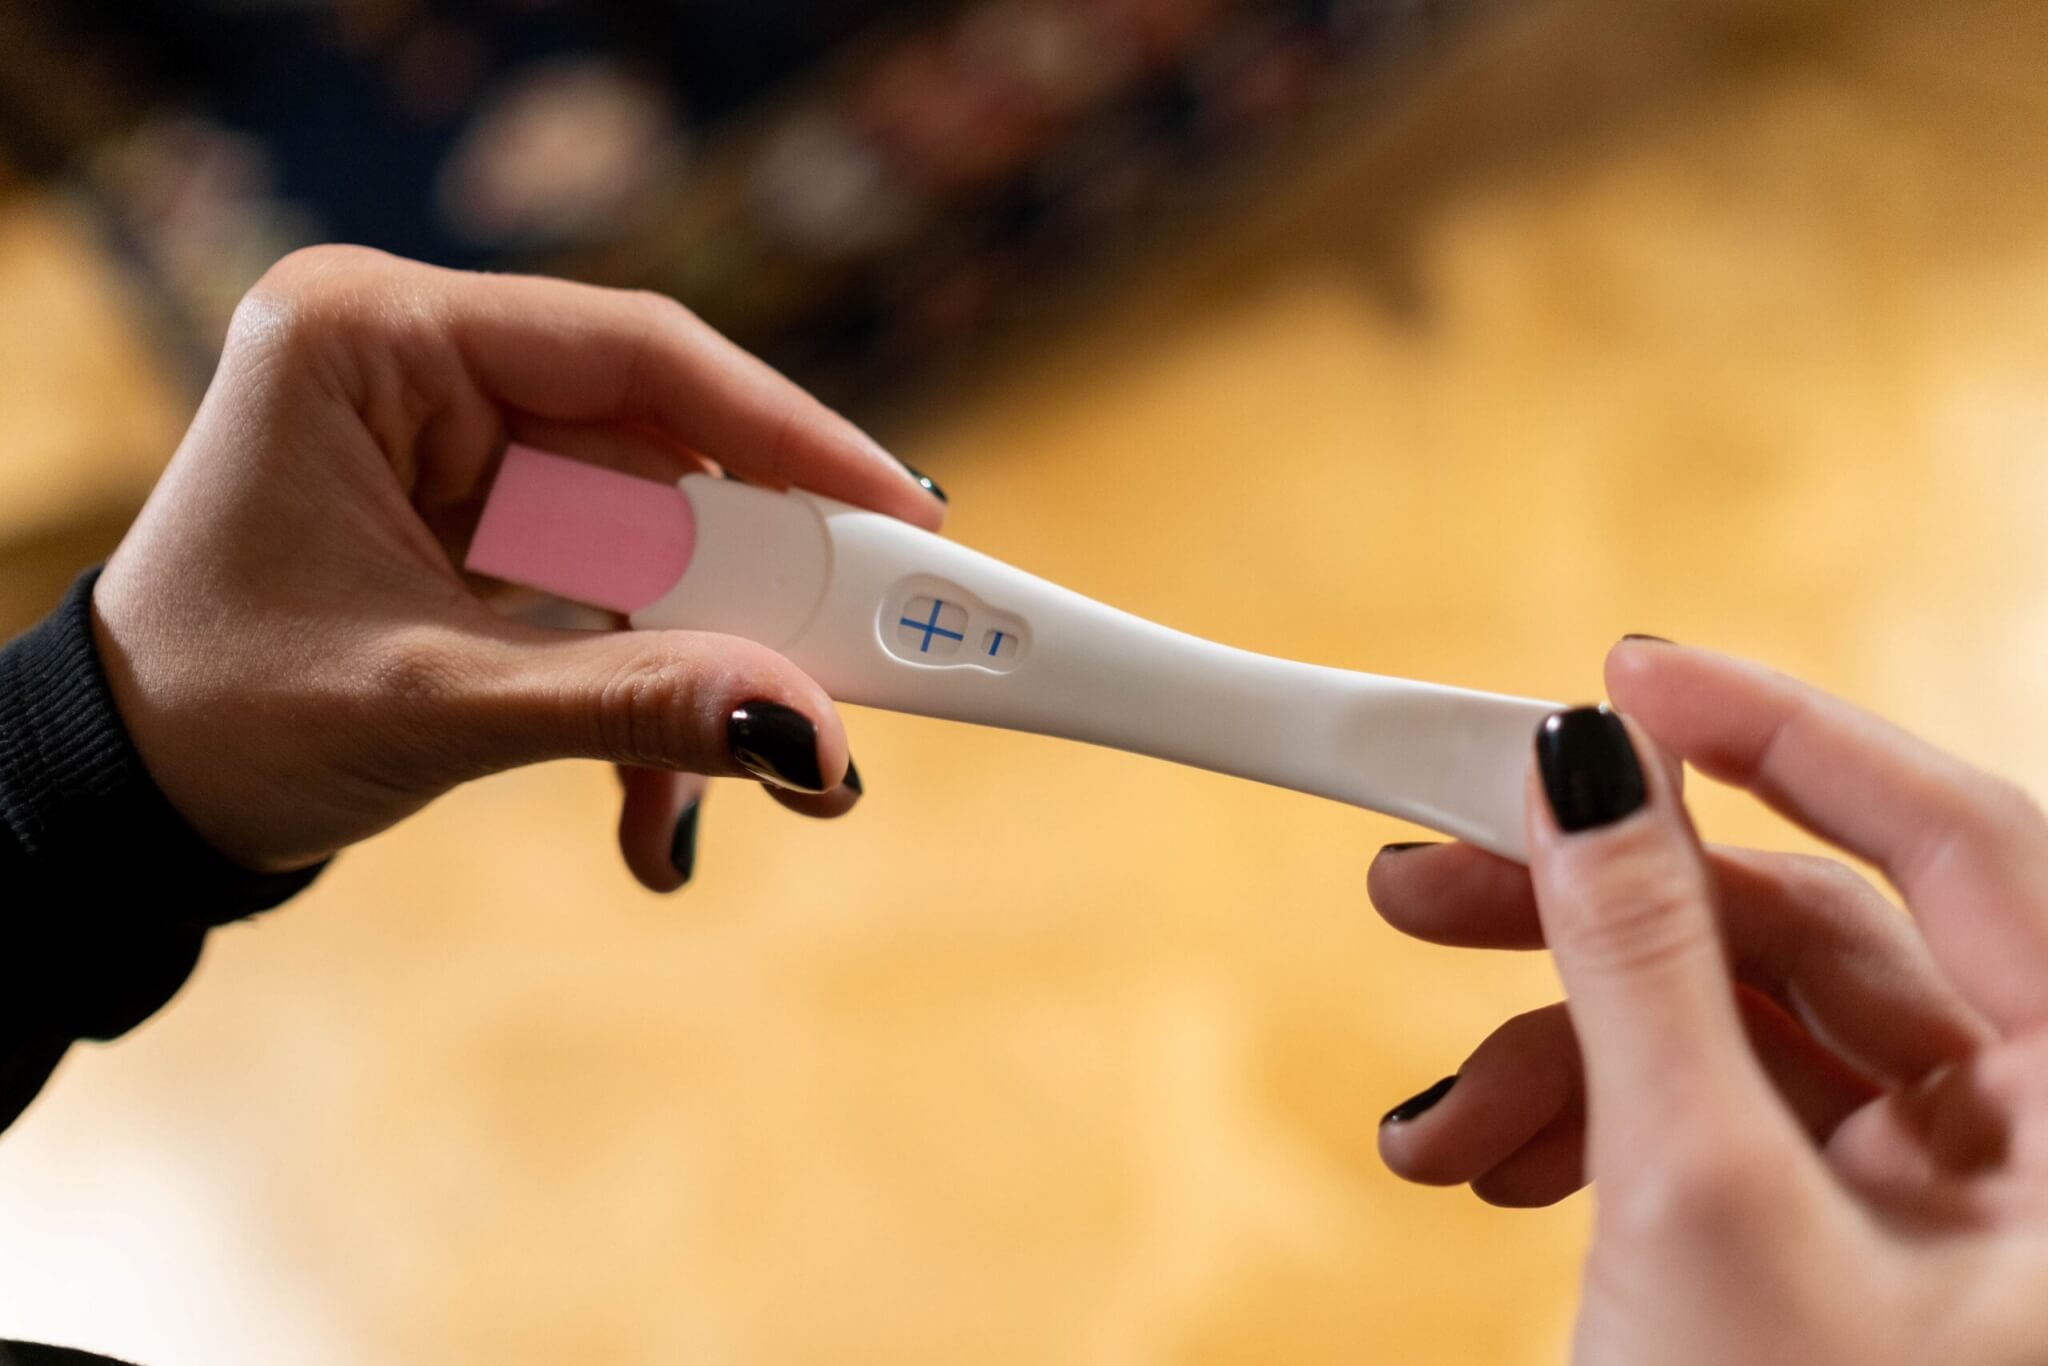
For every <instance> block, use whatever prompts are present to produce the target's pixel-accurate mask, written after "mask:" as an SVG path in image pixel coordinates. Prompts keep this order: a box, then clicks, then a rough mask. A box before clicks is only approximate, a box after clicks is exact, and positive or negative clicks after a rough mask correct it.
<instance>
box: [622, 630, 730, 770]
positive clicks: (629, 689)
mask: <svg viewBox="0 0 2048 1366" xmlns="http://www.w3.org/2000/svg"><path fill="white" fill-rule="evenodd" d="M704 691H705V685H704V680H703V678H702V676H701V675H700V673H699V672H698V670H697V669H696V667H695V666H694V664H693V663H692V662H691V661H689V660H687V659H683V658H680V657H678V656H676V655H673V654H652V653H641V654H637V655H634V656H633V657H631V658H629V659H627V660H626V661H624V662H623V663H621V664H620V665H619V666H618V667H617V668H615V669H614V670H613V671H612V672H611V675H610V676H609V677H608V678H607V679H606V680H605V682H604V684H603V686H602V687H600V688H599V689H598V692H597V695H596V713H597V714H596V718H595V724H596V731H597V735H598V737H599V740H598V742H599V745H600V747H601V748H602V749H603V750H604V752H605V753H606V754H608V755H610V756H612V757H613V758H615V759H617V760H619V761H621V762H624V763H637V764H645V765H650V766H656V767H668V766H674V765H677V764H687V762H688V760H690V759H691V758H692V756H693V755H694V754H695V752H696V750H697V748H698V746H697V745H696V744H695V743H694V741H695V734H694V729H695V728H694V721H695V718H696V716H697V713H698V709H699V703H700V701H701V699H702V697H703V695H704Z"/></svg>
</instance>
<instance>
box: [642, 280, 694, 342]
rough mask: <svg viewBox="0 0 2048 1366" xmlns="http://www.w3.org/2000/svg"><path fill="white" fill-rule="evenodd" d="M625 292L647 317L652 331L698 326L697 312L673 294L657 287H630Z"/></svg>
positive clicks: (661, 331)
mask: <svg viewBox="0 0 2048 1366" xmlns="http://www.w3.org/2000/svg"><path fill="white" fill-rule="evenodd" d="M625 294H626V297H627V298H629V299H631V300H632V301H633V306H634V307H635V308H637V309H639V310H640V312H641V314H642V315H643V316H644V317H645V318H646V320H647V327H648V330H649V331H650V332H653V333H656V334H660V333H663V332H668V331H671V330H675V329H690V328H695V327H696V326H698V318H697V314H696V312H695V311H694V310H692V309H691V308H690V306H689V305H688V304H685V303H684V302H683V301H682V300H680V299H678V298H676V297H675V296H674V295H673V294H663V293H662V292H661V291H660V290H657V289H629V290H626V291H625Z"/></svg>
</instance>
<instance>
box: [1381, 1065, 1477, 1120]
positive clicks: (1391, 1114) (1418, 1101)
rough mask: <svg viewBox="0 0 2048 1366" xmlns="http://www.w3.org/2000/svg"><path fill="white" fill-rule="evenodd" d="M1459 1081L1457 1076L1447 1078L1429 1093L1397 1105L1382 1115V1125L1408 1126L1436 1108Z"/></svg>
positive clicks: (1420, 1094)
mask: <svg viewBox="0 0 2048 1366" xmlns="http://www.w3.org/2000/svg"><path fill="white" fill-rule="evenodd" d="M1457 1081H1458V1079H1457V1077H1455V1076H1449V1077H1445V1078H1444V1079H1443V1080H1442V1081H1440V1082H1438V1083H1437V1084H1436V1085H1434V1086H1432V1087H1430V1088H1429V1089H1428V1090H1427V1091H1419V1092H1417V1093H1416V1094H1415V1095H1412V1096H1410V1097H1408V1099H1406V1100H1404V1101H1402V1102H1401V1103H1400V1104H1399V1105H1396V1106H1395V1107H1394V1108H1393V1109H1391V1110H1389V1111H1387V1112H1386V1113H1385V1114H1384V1115H1381V1116H1380V1123H1382V1124H1406V1123H1407V1122H1408V1121H1409V1120H1411V1119H1415V1118H1417V1117H1418V1116H1421V1115H1424V1114H1427V1113H1428V1112H1429V1111H1430V1110H1431V1109H1432V1108H1434V1107H1435V1105H1436V1103H1437V1102H1438V1101H1440V1100H1442V1099H1443V1098H1444V1097H1445V1096H1448V1095H1449V1094H1450V1093H1451V1087H1453V1086H1455V1085H1456V1084H1457Z"/></svg>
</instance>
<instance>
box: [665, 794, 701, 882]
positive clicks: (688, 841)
mask: <svg viewBox="0 0 2048 1366" xmlns="http://www.w3.org/2000/svg"><path fill="white" fill-rule="evenodd" d="M702 805H703V803H702V802H691V803H690V804H689V805H688V806H686V807H684V808H683V814H682V815H680V816H678V817H677V818H676V832H675V834H673V835H671V836H670V837H669V841H668V861H669V864H670V866H672V867H673V868H674V869H675V870H676V872H677V873H678V874H680V875H681V876H682V879H683V881H684V882H688V881H689V880H690V874H692V873H694V872H695V871H696V870H697V811H698V808H700V807H701V806H702Z"/></svg>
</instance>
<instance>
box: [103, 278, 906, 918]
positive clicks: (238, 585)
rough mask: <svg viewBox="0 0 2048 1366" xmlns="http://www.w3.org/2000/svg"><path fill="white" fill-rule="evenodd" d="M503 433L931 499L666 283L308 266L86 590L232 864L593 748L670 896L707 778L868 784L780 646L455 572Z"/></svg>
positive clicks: (825, 807)
mask: <svg viewBox="0 0 2048 1366" xmlns="http://www.w3.org/2000/svg"><path fill="white" fill-rule="evenodd" d="M508 440H514V441H523V442H527V443H530V444H534V445H539V446H544V447H547V448H549V449H552V450H557V451H560V452H562V453H564V454H567V455H574V456H578V457H580V458H584V459H591V460H596V461H599V462H601V463H605V464H609V465H611V466H613V467H614V468H619V469H624V470H626V471H628V472H632V473H638V474H642V475H645V476H648V477H658V478H668V479H674V478H679V477H681V476H682V475H684V474H687V473H689V472H691V471H693V470H703V469H716V468H720V467H723V469H725V470H726V471H727V472H729V473H731V474H734V475H736V476H739V477H742V478H746V479H748V480H750V481H753V482H757V483H764V484H769V485H773V486H778V487H780V486H784V485H792V484H796V485H802V486H803V487H805V488H809V489H815V490H817V491H818V492H820V493H824V494H828V495H830V496H832V497H834V498H838V499H841V500H842V501H845V502H849V503H856V504H860V505H862V506H865V507H869V508H873V509H876V510H877V511H881V512H887V513H891V514H893V515H895V516H898V517H901V518H904V519H905V520H908V521H911V522H915V523H917V524H918V525H920V526H923V527H927V528H936V527H937V526H938V524H939V522H940V520H941V517H942V508H941V506H940V503H939V501H938V499H937V498H935V497H934V493H933V491H931V490H930V486H929V483H928V481H927V482H925V483H922V484H921V483H920V482H919V481H918V480H917V478H916V477H915V476H913V475H912V474H911V473H910V472H908V471H907V470H906V469H905V468H904V466H903V465H901V464H900V463H899V462H898V461H896V460H895V459H894V458H893V457H891V456H890V455H888V454H887V453H886V452H884V451H883V450H882V449H881V447H879V446H877V445H876V444H875V443H874V442H873V441H871V440H870V439H869V438H867V437H866V436H864V435H862V434H861V432H860V431H858V430H857V429H856V428H855V427H854V426H853V425H852V424H850V423H848V422H847V421H846V420H845V419H843V418H841V417H839V416H837V415H836V414H834V413H832V412H831V411H829V410H828V409H826V408H825V407H824V406H823V405H821V404H819V403H818V402H817V401H816V400H815V399H812V398H811V397H810V396H808V395H807V394H805V393H804V392H803V391H802V390H800V389H798V388H797V387H796V386H795V385H793V384H791V383H790V382H789V381H788V380H786V379H784V378H783V377H782V376H780V375H778V374H776V373H775V372H774V371H772V370H771V369H769V368H768V367H767V366H766V365H764V364H762V363H761V362H760V361H758V360H756V359H754V358H753V357H752V356H749V355H747V354H746V353H744V352H742V351H740V350H739V349H738V348H737V347H735V346H733V345H732V344H731V343H729V342H727V341H726V340H725V339H724V338H722V337H720V336H719V335H718V334H717V333H715V332H713V331H712V330H711V329H710V328H708V327H707V326H705V325H704V324H703V323H701V322H699V321H698V320H697V319H696V318H695V317H694V316H692V315H691V314H690V313H689V312H687V311H686V310H685V309H684V308H682V306H681V305H679V304H676V303H675V302H673V301H672V300H668V299H664V298H660V297H658V296H654V295H646V294H633V293H624V292H619V291H613V290H603V289H597V288H593V287H590V286H585V285H576V284H570V283H566V282H563V281H558V280H547V279H539V278H530V277H517V276H489V275H473V274H467V273H463V272H457V271H448V270H440V269H436V268H433V267H429V266H424V265H419V264H416V263H413V262H409V261H402V260H398V259H396V258H393V257H389V256H385V255H383V254H382V253H378V252H373V251H368V250H364V249H361V248H352V247H320V248H314V249H311V250H308V251H303V252H299V253H297V254H295V255H293V256H291V257H288V258H286V259H285V260H284V261H282V262H280V263H279V264H278V265H277V266H275V267H274V268H272V270H271V271H270V272H269V274H267V275H266V276H265V277H264V279H263V280H262V281H261V282H260V283H259V284H258V285H257V286H256V287H255V289H253V290H252V291H251V292H250V294H249V296H248V297H247V298H246V299H245V300H244V301H243V302H242V305H241V307H240V308H239V309H238V310H237V312H236V314H235V319H234V323H233V326H232V327H231V329H230V331H229V335H228V339H227V344H226V348H225V351H224V353H223V355H222V358H221V363H220V368H219V370H218V372H217V373H216V374H215V376H214V380H213V384H212V386H211V387H210V388H209V390H208V392H207V395H206V398H205V401H204V402H203V403H202V404H201V405H200V408H199V412H198V414H197V416H196V417H195V418H194V420H193V423H192V426H191V429H190V431H189V432H188V433H187V434H186V437H185V440H184V442H183V444H182V445H181V446H180V447H179V450H178V453H177V455H176V457H175V458H174V459H173V460H172V461H171V464H170V467H169V469H168V470H167V471H166V472H165V474H164V477H163V479H162V481H161V482H160V483H159V484H158V485H157V488H156V490H155V492H154V493H153V494H152V495H151V497H150V499H149V502H148V505H147V506H146V507H145V508H144V509H143V511H142V514H141V516H140V517H139V518H138V519H137V520H136V522H135V525H134V527H133V528H132V529H131V530H130V531H129V533H128V535H127V537H126V538H125V539H124V540H123V541H122V543H121V546H120V548H119V549H118V550H117V551H116V552H115V554H114V556H113V558H112V559H111V560H110V561H109V562H108V564H107V567H106V569H105V571H104V572H103V573H102V575H101V577H100V580H99V582H98V585H97V587H96V589H95V592H94V609H95V618H96V620H95V626H96V634H97V638H98V642H99V646H100V652H101V655H102V658H103V661H104V663H105V666H106V671H107V674H108V678H109V683H110V685H111V687H112V689H113V693H114V698H115V701H116V703H117V705H118V706H119V708H120V711H121V715H122V718H123V720H124V721H125V722H126V724H127V726H128V729H129V731H130V733H131V735H132V736H133V737H134V740H135V744H136V747H137V749H138V750H139V751H140V753H141V755H142V758H143V761H144V763H145V764H146V765H147V766H148V768H149V771H150V773H151V775H152V777H154V778H155V779H156V781H157V784H158V786H160V787H161V788H162V789H163V791H164V794H165V795H166V796H167V797H168V798H169V799H170V801H171V803H172V805H173V806H175V807H176V808H177V809H178V811H179V812H180V813H181V814H182V815H183V816H184V817H185V818H186V820H187V821H188V822H189V823H190V824H191V825H192V826H193V828H194V829H195V830H197V831H198V833H199V834H200V835H202V836H203V837H204V838H205V839H206V840H207V841H208V842H210V843H211V844H212V845H213V846H214V847H215V848H217V849H219V850H220V851H221V852H222V853H223V854H226V855H227V856H229V857H230V858H232V859H234V860H236V861H237V862H239V863H241V864H242V865H244V866H246V867H248V868H250V869H252V870H258V871H282V870H286V869H291V868H295V867H303V866H306V865H309V864H311V863H314V862H317V861H318V860H320V859H322V858H325V857H327V856H328V855H330V854H332V853H334V852H335V851H336V850H339V849H341V848H343V847H345V846H347V845H349V844H352V843H354V842H355V841H357V840H360V839H363V838H365V837H366V836H369V835H372V834H375V833H376V832H378V831H380V830H382V829H384V828H386V827H388V826H390V825H392V824H394V823H396V822H397V821H399V820H401V819H403V818H404V817H405V816H407V815H409V814H411V813H412V812H413V811H416V810H418V809H419V808H420V807H422V806H424V805H425V804H426V803H428V802H429V801H431V800H433V799H434V798H435V797H437V796H439V795H440V794H442V793H444V792H446V791H448V790H449V789H450V788H452V787H454V786H456V785H457V784H460V783H463V782H466V781H468V780H470V779H472V778H478V777H482V776H483V775H485V774H488V773H493V772H496V771H498V770H501V769H505V768H511V767H514V766H517V765H521V764H527V763H533V762H536V761H538V760H543V759H553V758H570V757H581V758H597V759H607V760H611V761H613V762H614V763H617V764H619V765H620V766H621V772H622V774H623V775H624V777H625V780H626V796H625V801H624V806H623V808H622V813H621V819H620V831H619V832H620V843H621V847H622V849H623V851H624V853H625V856H626V860H627V862H628V864H629V865H630V866H631V867H632V869H633V871H634V873H635V874H636V875H637V876H638V877H639V878H640V879H641V881H643V882H644V883H646V884H647V885H649V886H650V887H654V888H656V889H658V890H666V889H669V888H673V887H674V886H676V885H678V884H679V883H680V881H681V880H682V877H681V873H680V872H679V870H678V869H677V868H676V867H674V866H673V863H672V860H671V858H670V837H671V834H672V833H673V831H674V829H675V827H676V822H677V819H678V817H679V816H680V815H681V814H682V813H683V812H684V810H685V808H686V807H687V806H688V804H689V803H691V802H692V801H694V799H695V794H696V793H697V791H699V790H700V789H701V783H702V779H701V778H700V777H698V776H696V775H716V774H740V773H745V774H749V775H750V776H753V777H757V778H762V779H764V780H766V781H767V782H768V783H769V785H770V788H771V790H772V791H773V792H774V793H775V795H776V796H777V797H778V798H779V799H780V800H782V801H784V803H785V804H786V805H789V806H792V807H794V808H796V809H798V810H801V811H805V812H808V813H810V814H814V815H836V814H838V813H840V812H842V811H844V810H846V809H847V808H848V807H850V806H851V805H852V804H853V802H854V800H855V799H856V798H857V797H858V795H859V786H858V780H857V779H856V778H854V776H853V769H852V767H851V760H850V756H849V755H848V752H847V744H846V734H845V730H844V728H843V727H842V725H841V723H840V720H839V717H838V714H837V712H836V711H835V710H834V708H833V706H832V702H831V700H830V699H829V698H827V697H826V696H825V694H824V692H823V691H822V690H820V689H819V688H818V686H817V685H816V684H815V683H813V682H812V681H811V680H810V679H809V678H808V677H806V676H805V675H804V674H802V673H801V672H799V671H798V670H797V669H796V668H795V666H793V665H792V664H790V663H789V662H788V661H787V660H785V659H783V658H781V657H780V656H779V655H777V654H775V653H774V652H773V651H770V650H768V649H765V648H763V647H761V646H759V645H755V644H752V643H751V642H748V641H744V640H739V639H736V638H733V637H730V636H720V635H710V634H703V633H696V632H686V631H636V632H630V633H625V632H616V633H615V632H602V631H598V632H583V631H557V630H546V629H542V628H539V627H534V626H528V625H523V624H521V623H519V622H516V621H512V620H507V619H505V618H504V617H502V616H500V615H498V614H497V613H494V612H493V611H492V610H490V609H489V608H488V607H487V606H486V605H485V604H484V602H483V601H481V600H480V599H479V597H478V596H477V594H476V592H474V591H473V589H472V587H471V586H470V585H469V584H468V583H466V582H465V580H464V578H463V576H462V575H461V574H460V573H459V572H458V571H457V569H456V568H455V566H456V565H457V564H459V563H460V559H461V548H462V546H463V545H464V543H465V542H466V540H467V538H468V536H469V535H470V534H471V533H472V532H473V530H474V528H475V524H476V520H477V517H478V515H479V513H480V510H481V507H482V502H483V497H484V494H485V492H486V491H487V490H488V487H489V483H490V478H491V475H492V473H493V471H494V469H495V468H496V463H497V459H498V457H499V456H500V455H501V453H502V452H503V450H504V448H505V445H506V443H507V441H508Z"/></svg>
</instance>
